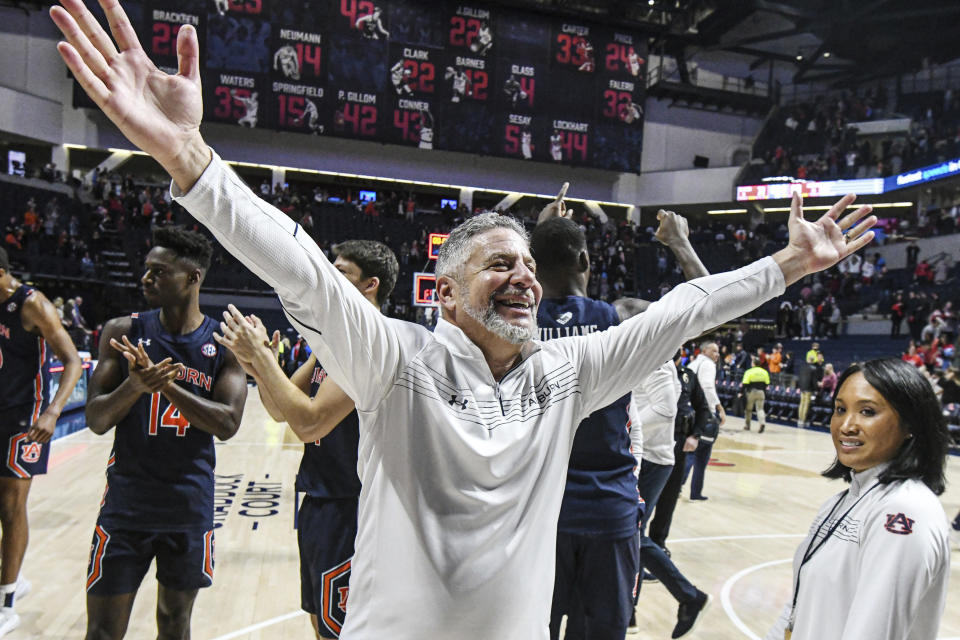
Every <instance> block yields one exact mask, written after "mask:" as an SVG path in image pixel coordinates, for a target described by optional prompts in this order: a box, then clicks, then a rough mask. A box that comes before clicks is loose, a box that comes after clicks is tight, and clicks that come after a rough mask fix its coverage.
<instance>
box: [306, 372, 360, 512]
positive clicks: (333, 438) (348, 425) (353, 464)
mask: <svg viewBox="0 0 960 640" xmlns="http://www.w3.org/2000/svg"><path fill="white" fill-rule="evenodd" d="M326 377H327V372H326V371H324V370H323V367H321V366H320V365H319V364H317V365H316V366H315V367H314V368H313V375H312V377H311V378H310V397H311V398H312V397H313V396H315V395H317V391H318V390H319V389H320V383H321V382H323V379H324V378H326ZM359 446H360V417H359V416H358V415H357V410H356V409H354V410H353V411H351V412H350V415H348V416H347V417H346V418H344V419H343V420H342V421H341V422H340V424H338V425H337V426H336V427H334V429H333V431H331V432H330V433H328V434H327V435H326V437H324V438H323V439H322V440H317V441H316V442H311V443H308V444H305V445H303V459H302V460H301V461H300V470H299V471H298V472H297V484H296V487H297V491H305V492H306V493H307V494H308V495H310V496H312V497H314V498H327V499H335V498H359V497H360V478H359V477H358V476H357V447H359Z"/></svg>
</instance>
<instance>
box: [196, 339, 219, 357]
mask: <svg viewBox="0 0 960 640" xmlns="http://www.w3.org/2000/svg"><path fill="white" fill-rule="evenodd" d="M200 353H202V354H203V355H205V356H207V357H208V358H212V357H213V356H215V355H217V345H215V344H213V343H212V342H208V343H207V344H205V345H203V346H202V347H200Z"/></svg>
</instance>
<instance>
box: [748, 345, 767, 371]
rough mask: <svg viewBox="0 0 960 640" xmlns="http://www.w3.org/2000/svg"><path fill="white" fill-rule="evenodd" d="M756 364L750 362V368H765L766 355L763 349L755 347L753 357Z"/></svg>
mask: <svg viewBox="0 0 960 640" xmlns="http://www.w3.org/2000/svg"><path fill="white" fill-rule="evenodd" d="M753 359H754V360H756V362H755V363H754V362H752V361H751V366H756V367H762V368H764V369H766V368H767V353H766V351H764V349H763V347H757V354H756V355H755V356H754V357H753Z"/></svg>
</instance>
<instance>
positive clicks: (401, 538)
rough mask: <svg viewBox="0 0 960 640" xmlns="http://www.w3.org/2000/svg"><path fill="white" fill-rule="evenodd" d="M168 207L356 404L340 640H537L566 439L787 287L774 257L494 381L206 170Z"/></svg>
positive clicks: (531, 348) (547, 348)
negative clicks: (274, 310) (275, 313)
mask: <svg viewBox="0 0 960 640" xmlns="http://www.w3.org/2000/svg"><path fill="white" fill-rule="evenodd" d="M174 188H175V187H174ZM178 200H179V202H180V204H182V205H183V206H184V207H186V208H187V210H188V211H190V213H191V214H192V215H193V216H194V217H196V218H197V219H198V220H200V221H201V222H202V223H203V224H205V225H206V226H207V227H208V228H210V230H211V231H212V232H213V233H214V235H215V236H216V237H217V239H218V240H219V241H220V243H221V244H222V245H223V246H224V247H225V248H226V249H227V250H228V251H230V252H231V253H232V254H233V255H235V256H237V257H238V258H239V259H240V260H242V261H243V263H244V264H246V265H247V266H248V267H249V268H250V269H251V270H252V271H253V272H254V273H256V274H257V275H258V276H259V277H260V278H262V279H263V280H264V281H266V282H267V283H268V284H269V285H270V286H272V287H273V288H274V289H275V290H276V292H277V294H278V295H279V297H280V301H281V303H282V304H283V306H284V309H285V311H286V313H287V315H288V317H289V318H290V320H291V322H292V323H293V324H294V326H295V327H296V328H297V329H298V330H299V331H300V333H302V334H303V335H305V336H306V337H307V340H308V342H309V343H310V345H311V347H313V349H314V351H315V352H316V354H317V357H318V358H319V360H320V361H321V362H323V364H324V368H325V369H326V370H327V372H328V373H329V374H330V376H331V378H332V379H333V380H335V381H336V382H337V384H339V385H340V386H341V387H342V388H343V389H344V391H345V392H346V393H347V394H348V395H349V396H350V397H351V398H353V400H354V401H355V403H356V406H357V411H358V412H359V415H360V447H359V463H358V473H359V476H360V480H361V482H362V484H363V489H362V491H361V494H360V507H359V515H358V520H359V523H358V534H357V539H356V555H355V557H354V560H353V566H352V575H351V579H350V595H349V601H348V606H347V616H346V623H345V625H344V627H343V630H342V633H341V638H343V639H344V640H379V639H380V638H384V637H389V638H394V639H398V640H399V639H406V638H409V639H416V640H434V639H437V640H439V639H441V638H442V639H443V640H456V639H463V640H477V639H479V638H497V639H498V640H539V639H545V638H547V637H548V630H547V624H548V620H549V617H550V601H551V596H552V593H553V569H554V553H555V541H556V532H557V517H558V514H559V511H560V502H561V498H562V496H563V489H564V481H565V478H566V472H567V462H568V460H569V458H570V450H571V446H572V443H573V437H574V433H575V429H576V426H577V425H578V424H579V423H580V421H581V420H583V419H584V418H585V417H586V416H587V415H589V414H590V413H591V412H593V411H594V410H596V409H599V408H601V407H604V406H606V405H608V404H610V403H611V402H613V401H614V400H615V399H617V398H619V397H621V396H623V395H624V394H626V393H627V392H629V391H630V390H631V388H633V387H634V386H636V384H637V381H639V380H643V379H644V378H645V377H646V376H647V375H649V374H650V373H651V372H652V371H653V370H654V369H656V368H657V367H658V366H659V365H660V364H661V363H663V362H665V361H666V360H668V359H669V358H670V357H671V356H672V355H673V353H674V352H675V351H676V350H677V348H678V347H679V345H680V344H681V343H682V342H683V341H684V340H687V339H690V338H693V337H695V336H698V335H700V334H701V333H702V332H703V331H705V330H707V329H709V328H712V327H715V326H717V325H719V324H721V323H723V322H726V321H728V320H730V319H733V318H736V317H738V316H740V315H742V314H744V313H746V312H747V311H749V310H750V309H752V308H754V307H756V306H757V305H759V304H762V303H763V302H764V301H766V300H768V299H769V298H771V297H773V296H776V295H779V294H780V293H782V292H783V290H784V281H783V273H782V271H781V270H780V268H779V266H778V265H777V264H776V262H775V261H774V260H773V259H772V258H765V259H763V260H760V261H758V262H756V263H754V264H752V265H749V266H747V267H744V268H743V269H739V270H737V271H734V272H730V273H723V274H718V275H712V276H708V277H705V278H701V279H699V280H695V281H692V282H690V283H686V284H681V285H679V286H678V287H676V288H675V289H674V290H673V291H672V292H671V293H670V294H668V295H667V296H665V297H664V298H663V299H662V300H661V301H660V302H657V303H655V304H653V305H651V306H650V308H649V309H648V310H647V311H646V312H644V313H642V314H639V315H638V316H636V317H634V318H631V319H630V320H627V321H626V322H624V323H623V324H621V325H620V326H617V327H613V328H611V329H609V330H607V331H603V332H600V333H594V334H591V335H588V336H581V337H571V338H561V339H556V340H549V341H547V342H537V341H531V342H530V343H528V344H526V345H525V346H524V347H523V349H522V350H521V355H522V360H521V361H519V362H518V363H517V364H516V365H515V366H514V367H513V369H511V370H510V371H509V372H508V373H506V374H505V375H504V376H503V377H502V379H500V380H495V379H494V377H493V375H492V374H491V372H490V368H489V366H488V365H487V363H486V360H485V359H484V356H483V353H482V352H481V351H480V349H479V348H478V347H477V346H476V345H475V344H474V343H473V342H471V341H470V340H469V339H468V338H467V337H466V335H464V333H463V332H462V331H461V330H460V329H459V328H457V327H456V326H454V325H453V324H450V323H448V322H445V321H443V320H441V321H440V322H439V323H438V325H437V328H436V331H435V332H434V333H430V332H429V331H427V330H426V329H424V328H423V327H421V326H418V325H415V324H411V323H407V322H402V321H399V320H394V319H389V318H385V317H384V316H383V315H381V314H380V313H379V312H378V310H377V309H375V308H374V307H373V306H371V305H370V304H369V303H368V302H367V301H366V300H364V298H363V297H362V295H361V294H360V292H359V291H357V290H356V288H354V287H353V286H352V285H351V284H350V283H349V282H348V281H347V280H346V279H345V278H344V277H343V276H342V275H341V274H340V273H339V272H338V271H337V270H336V269H335V268H334V267H333V265H332V264H330V262H329V261H328V260H327V259H326V257H325V256H324V255H323V252H322V251H321V250H320V249H319V248H318V247H317V245H316V244H315V243H314V242H313V240H312V239H310V237H309V236H308V234H307V233H306V232H305V231H303V229H301V228H300V227H299V226H298V225H297V224H296V223H295V222H293V221H292V220H291V219H290V218H289V217H287V216H286V215H284V214H283V213H282V212H281V211H279V210H277V209H276V208H274V207H272V206H271V205H269V204H267V203H266V202H264V201H262V200H260V199H259V198H258V197H256V196H255V195H254V194H253V193H252V192H251V191H250V190H249V189H248V188H247V187H246V185H244V184H243V182H242V180H241V179H240V178H239V177H237V176H236V174H234V173H233V172H232V171H231V170H230V169H229V168H228V167H227V166H226V165H225V164H224V163H223V162H222V161H221V160H220V159H219V158H218V157H216V155H214V159H213V161H212V162H211V164H210V166H209V167H207V169H206V171H205V172H204V173H203V175H202V176H201V178H200V179H199V181H198V182H197V183H196V184H195V185H194V186H193V187H192V188H191V190H190V192H189V193H187V194H181V195H179V196H178Z"/></svg>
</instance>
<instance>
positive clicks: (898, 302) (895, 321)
mask: <svg viewBox="0 0 960 640" xmlns="http://www.w3.org/2000/svg"><path fill="white" fill-rule="evenodd" d="M906 309H907V306H906V303H905V302H904V300H903V293H902V292H900V291H898V292H897V294H896V296H895V297H894V299H893V304H892V305H890V337H891V338H899V337H900V325H901V324H903V318H904V317H905V316H906Z"/></svg>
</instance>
